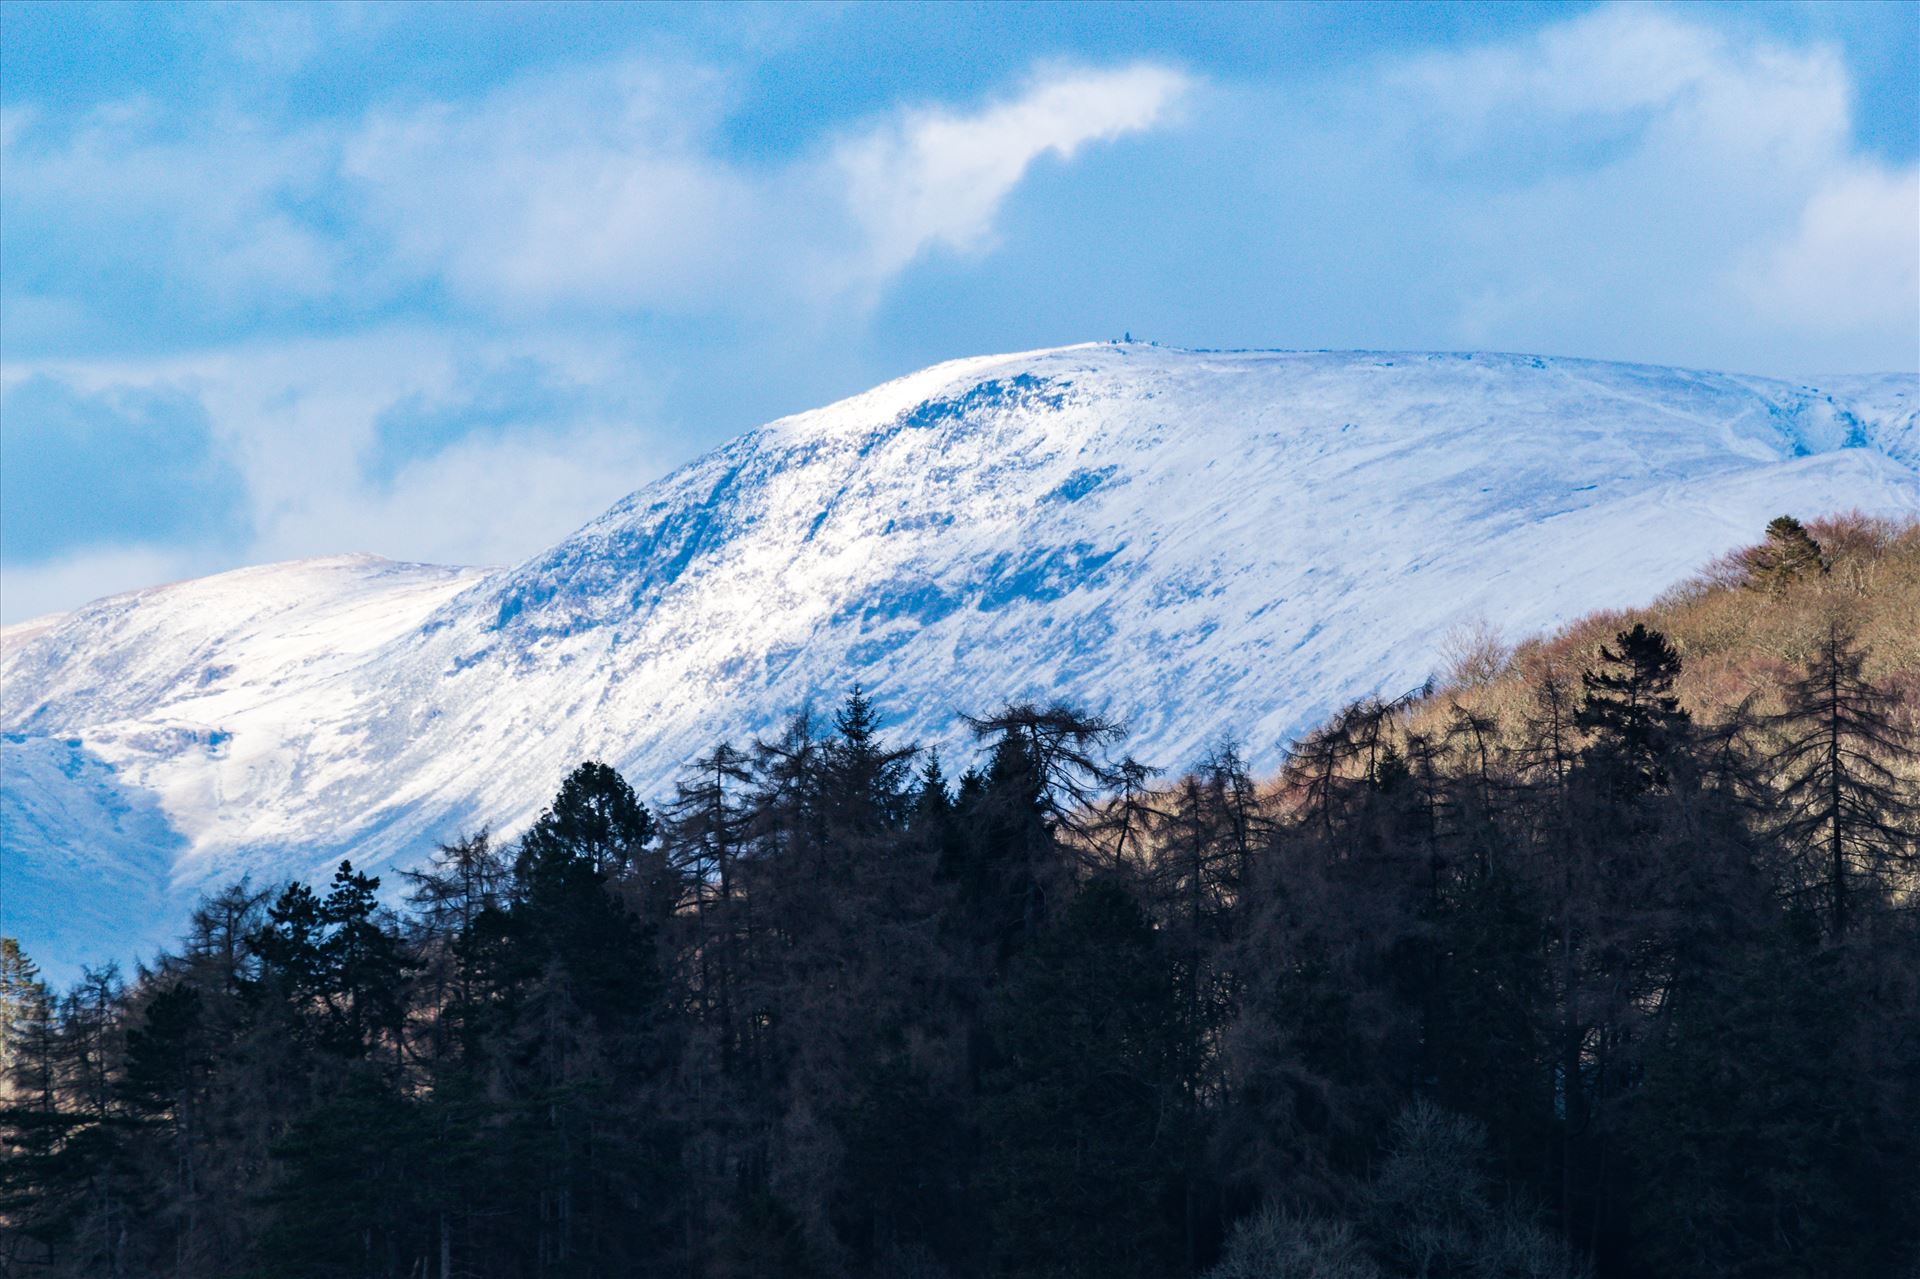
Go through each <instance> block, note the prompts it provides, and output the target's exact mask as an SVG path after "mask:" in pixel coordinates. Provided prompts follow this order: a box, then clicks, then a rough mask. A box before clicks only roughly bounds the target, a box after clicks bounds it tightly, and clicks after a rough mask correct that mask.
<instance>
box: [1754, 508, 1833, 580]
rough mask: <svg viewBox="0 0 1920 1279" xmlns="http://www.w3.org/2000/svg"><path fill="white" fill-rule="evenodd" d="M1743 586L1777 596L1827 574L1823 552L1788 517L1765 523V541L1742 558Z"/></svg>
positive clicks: (1802, 529) (1803, 527)
mask: <svg viewBox="0 0 1920 1279" xmlns="http://www.w3.org/2000/svg"><path fill="white" fill-rule="evenodd" d="M1743 560H1744V563H1745V567H1746V574H1747V576H1746V585H1747V587H1748V588H1749V589H1751V590H1757V591H1765V592H1766V593H1768V594H1769V595H1774V596H1779V595H1783V594H1785V593H1786V591H1787V590H1788V588H1789V587H1791V586H1792V585H1793V584H1794V583H1795V582H1796V581H1798V580H1799V579H1800V578H1802V577H1805V576H1806V575H1808V574H1810V573H1824V572H1826V571H1827V556H1826V552H1825V551H1824V550H1822V549H1821V546H1820V543H1818V542H1816V541H1815V540H1814V539H1813V535H1812V534H1811V533H1809V532H1807V530H1806V526H1805V525H1803V524H1801V523H1800V521H1799V520H1796V519H1794V518H1793V516H1791V515H1779V516H1775V517H1774V518H1773V519H1772V520H1770V521H1768V523H1767V540H1766V541H1765V542H1763V543H1762V544H1761V545H1759V546H1756V547H1754V548H1752V549H1751V550H1749V551H1747V552H1746V553H1745V555H1744V556H1743Z"/></svg>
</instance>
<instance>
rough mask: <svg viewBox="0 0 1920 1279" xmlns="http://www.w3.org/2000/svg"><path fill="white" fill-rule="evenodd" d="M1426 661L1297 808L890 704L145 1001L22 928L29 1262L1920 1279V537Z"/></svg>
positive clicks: (8, 996) (794, 728) (1103, 745)
mask: <svg viewBox="0 0 1920 1279" xmlns="http://www.w3.org/2000/svg"><path fill="white" fill-rule="evenodd" d="M1490 568H1491V566H1490ZM1430 638H1431V637H1430ZM1443 647H1444V649H1445V650H1446V652H1447V654H1448V656H1447V665H1446V669H1445V670H1444V671H1442V672H1440V673H1439V674H1438V675H1437V676H1436V678H1435V680H1433V681H1431V682H1430V683H1429V684H1428V685H1427V686H1426V687H1423V688H1421V689H1418V690H1415V691H1414V692H1411V693H1409V694H1407V695H1405V696H1402V697H1397V698H1379V699H1369V700H1366V701H1362V702H1360V703H1358V704H1355V705H1352V706H1350V707H1348V708H1347V709H1345V710H1344V711H1342V712H1341V713H1339V714H1338V715H1336V716H1334V717H1333V718H1331V719H1330V720H1329V721H1328V722H1326V723H1324V724H1323V725H1321V726H1320V727H1318V728H1317V729H1315V730H1314V731H1312V732H1309V733H1307V734H1305V735H1304V736H1302V737H1301V738H1300V739H1299V740H1297V741H1295V742H1293V743H1292V744H1291V745H1290V747H1289V749H1288V752H1287V756H1286V762H1285V764H1284V767H1283V768H1281V769H1280V770H1279V771H1278V773H1277V774H1276V775H1274V776H1272V777H1255V776H1253V775H1251V773H1250V770H1249V769H1248V767H1247V766H1246V764H1245V763H1244V762H1243V753H1242V751H1241V750H1240V749H1238V748H1236V746H1235V745H1233V744H1232V742H1231V741H1230V740H1228V739H1226V738H1224V737H1223V739H1222V741H1221V744H1220V746H1219V747H1218V748H1217V749H1216V750H1214V751H1213V752H1212V753H1211V754H1210V755H1209V756H1208V757H1207V758H1205V759H1203V760H1201V761H1198V763H1197V764H1194V765H1193V766H1191V767H1190V768H1188V769H1187V770H1186V771H1184V772H1162V771H1159V770H1157V769H1155V768H1153V767H1150V766H1148V764H1145V763H1142V762H1140V761H1136V760H1134V759H1132V758H1131V757H1129V756H1128V755H1127V754H1126V753H1125V745H1126V743H1125V737H1124V733H1123V731H1122V729H1121V727H1120V726H1119V725H1117V724H1115V723H1112V722H1109V721H1108V720H1106V719H1104V718H1102V717H1101V716H1099V715H1098V714H1094V713H1090V712H1088V711H1086V710H1084V709H1081V708H1074V707H1068V706H1060V705H1047V704H1044V703H1015V704H1010V705H1005V706H1002V707H1001V708H1000V709H998V710H994V711H990V712H987V713H983V714H981V715H980V717H979V718H977V719H975V720H973V721H971V722H972V727H973V731H974V735H975V737H976V739H977V752H976V754H975V756H974V757H973V758H970V759H964V760H963V759H947V758H942V757H940V756H939V755H938V754H936V753H934V752H931V751H922V750H919V749H916V748H915V747H914V745H913V744H911V743H906V742H899V741H894V740H892V739H891V738H889V736H888V735H887V734H886V732H885V731H884V724H885V722H886V718H887V707H886V690H885V689H875V690H864V689H860V688H858V687H855V688H854V689H853V691H852V692H851V693H850V694H849V695H848V696H846V698H845V700H844V701H843V702H842V703H841V704H840V705H839V706H838V708H837V709H835V710H833V711H832V712H831V713H830V714H827V715H825V716H823V717H815V716H813V715H812V714H809V713H801V714H799V715H796V716H795V717H794V718H793V720H792V721H791V723H789V724H788V725H787V726H786V727H785V728H784V730H783V731H781V732H779V733H778V734H775V735H771V736H769V737H767V738H766V739H764V740H755V741H752V742H750V743H743V744H727V743H720V744H717V745H715V746H714V747H713V748H712V749H711V750H710V751H709V752H707V753H706V754H704V755H702V756H701V757H699V758H697V759H693V760H690V761H689V762H688V763H687V764H686V766H685V769H684V772H683V774H682V776H681V779H680V780H679V782H678V784H677V785H676V786H675V787H674V788H673V793H671V794H669V795H663V796H660V797H657V798H655V797H649V798H647V799H646V800H645V801H644V802H643V799H642V798H641V797H637V796H636V795H635V794H634V792H633V791H632V789H631V788H630V787H629V786H628V784H627V782H626V781H625V780H623V779H622V777H621V776H620V775H619V774H618V773H617V772H616V771H615V770H614V769H612V768H610V767H608V766H606V765H605V764H602V763H598V762H586V763H582V764H581V765H580V766H579V767H578V768H577V769H576V770H574V771H573V772H572V773H571V774H570V775H568V776H567V777H565V778H564V779H558V778H556V779H555V780H556V782H557V784H558V786H559V790H558V793H557V794H556V795H555V796H554V797H553V799H552V802H551V804H550V806H549V807H548V808H547V809H546V810H545V812H544V814H543V815H542V816H541V817H540V818H539V820H538V821H537V822H535V823H534V824H533V825H532V826H531V827H530V828H529V829H527V830H526V831H525V832H524V833H523V834H521V835H520V836H519V837H518V838H515V839H512V840H502V839H496V838H494V837H493V836H491V835H490V834H489V833H488V832H486V831H473V832H462V833H454V832H449V834H448V837H447V838H448V842H447V843H446V844H445V845H444V846H443V847H441V848H440V849H439V850H438V852H437V854H436V855H435V856H434V857H433V858H432V859H431V861H430V862H427V863H424V864H422V865H420V866H418V867H417V868H415V869H412V870H407V871H401V872H397V873H394V872H387V871H386V870H385V868H382V869H383V874H382V875H380V876H379V877H375V876H373V875H370V874H368V873H366V872H365V870H363V869H361V868H357V867H355V866H354V865H352V864H350V863H342V864H341V865H340V866H339V867H338V870H337V873H335V874H334V875H333V877H332V879H331V881H330V882H326V883H320V884H315V885H308V884H303V883H291V884H256V883H250V882H245V881H242V882H239V883H236V884H233V885H231V886H229V887H227V888H225V889H224V890H222V891H219V892H217V893H213V894H211V895H209V896H207V897H206V898H204V899H203V900H202V901H201V902H200V904H199V905H198V907H197V908H196V909H195V911H194V912H193V915H192V919H191V924H190V926H189V927H188V928H187V929H186V930H185V932H184V935H183V936H182V937H181V938H180V939H179V941H178V944H177V947H176V948H174V949H173V950H172V951H171V952H169V953H167V954H164V955H161V956H158V957H156V958H155V959H154V960H153V961H152V962H150V963H147V964H143V965H142V966H140V967H139V968H138V970H137V971H135V972H132V973H123V972H121V971H120V970H118V969H117V968H114V967H112V966H108V967H104V968H100V969H88V970H87V971H86V975H85V977H84V978H83V980H81V981H80V982H78V983H77V984H76V985H75V986H74V987H73V988H72V989H69V990H66V991H54V990H50V989H48V987H47V986H46V984H45V983H43V982H41V981H40V980H39V979H38V977H37V975H36V970H35V968H34V965H33V961H32V959H31V957H30V956H28V955H26V954H24V953H23V952H22V951H21V949H20V948H19V946H18V945H16V944H13V943H6V944H5V946H4V948H0V1033H3V1034H4V1041H0V1048H3V1049H4V1066H5V1079H4V1094H3V1096H0V1104H3V1105H4V1110H3V1111H0V1232H3V1233H0V1273H4V1274H6V1275H9V1276H16V1275H17V1276H49V1277H52V1276H78V1275H87V1276H208V1277H215V1276H288V1277H294V1276H302V1277H304V1276H313V1277H315V1279H318V1277H321V1276H328V1277H334V1276H337V1277H340V1279H349V1277H352V1279H362V1277H365V1279H372V1277H375V1276H392V1277H401V1276H407V1277H414V1279H455V1277H456V1276H457V1277H461V1279H492V1277H496V1276H498V1277H509V1276H542V1277H545V1276H628V1275H635V1276H686V1277H689V1279H726V1277H733V1276H742V1277H744V1276H796V1277H797V1276H819V1277H821V1279H827V1277H831V1276H900V1277H903V1279H963V1277H970V1276H1033V1277H1035V1279H1038V1277H1041V1276H1057V1277H1067V1276H1086V1277H1089V1279H1092V1277H1096V1276H1097V1277H1101V1279H1124V1277H1126V1276H1187V1275H1193V1276H1200V1275H1204V1276H1210V1277H1211V1279H1389V1277H1407V1279H1412V1277H1422V1279H1443V1277H1445V1279H1575V1277H1578V1276H1599V1277H1609V1276H1743V1277H1752V1279H1762V1277H1766V1279H1771V1277H1775V1276H1778V1277H1786V1276H1809V1277H1813V1276H1820V1277H1827V1276H1864V1277H1873V1276H1911V1275H1913V1274H1915V1273H1920V1269H1917V1268H1920V1176H1916V1170H1917V1169H1920V912H1916V911H1915V910H1914V909H1913V905H1914V900H1915V898H1914V891H1915V887H1916V884H1915V879H1916V872H1920V821H1917V820H1916V813H1920V750H1917V749H1916V741H1917V739H1916V723H1917V721H1920V525H1915V524H1912V523H1907V524H1898V523H1891V522H1885V521H1878V520H1873V519H1868V518H1864V517H1859V516H1852V517H1845V518H1835V519H1829V520H1820V521H1809V522H1808V523H1806V524H1804V525H1803V524H1801V523H1800V522H1798V521H1796V520H1794V519H1792V518H1790V517H1782V518H1780V519H1777V520H1775V521H1774V522H1773V523H1772V524H1771V525H1769V526H1768V528H1767V530H1766V536H1765V538H1764V540H1763V541H1761V542H1759V543H1758V544H1756V545H1755V546H1752V547H1750V548H1748V549H1746V550H1744V551H1740V552H1737V553H1735V554H1733V555H1730V556H1728V557H1726V558H1725V559H1723V560H1720V561H1718V562H1716V563H1715V564H1714V565H1713V566H1711V567H1710V568H1709V569H1708V570H1707V571H1706V572H1705V573H1704V574H1703V575H1702V576H1701V577H1699V578H1697V579H1695V580H1693V581H1690V582H1687V583H1685V584H1682V585H1681V586H1678V587H1676V588H1675V589H1674V590H1673V591H1671V592H1669V593H1668V594H1667V595H1666V596H1664V597H1662V598H1661V599H1660V600H1659V601H1657V602H1655V603H1654V604H1653V605H1651V606H1649V607H1648V608H1645V609H1640V610H1636V611H1632V612H1622V613H1612V614H1604V615H1596V616H1593V617H1589V618H1585V619H1582V620H1581V621H1579V622H1577V623H1575V624H1573V625H1571V626H1569V627H1567V628H1565V629H1563V630H1561V631H1560V632H1558V633H1556V634H1553V635H1550V636H1546V637H1542V638H1539V639H1534V640H1530V641H1527V642H1525V643H1522V644H1520V645H1518V646H1517V647H1508V646H1506V645H1505V644H1503V643H1502V642H1501V640H1500V638H1499V637H1498V636H1497V635H1495V634H1494V633H1492V632H1491V631H1490V630H1487V629H1484V628H1483V629H1481V630H1480V631H1478V632H1475V631H1472V630H1465V631H1460V632H1456V633H1454V634H1453V635H1451V636H1450V637H1448V639H1447V641H1446V643H1445V644H1444V645H1443ZM963 695H964V694H962V693H956V698H958V697H960V696H963ZM1191 709H1192V712H1193V713H1194V714H1196V715H1204V714H1205V708H1204V707H1194V708H1191ZM1225 731H1227V729H1226V727H1225V726H1223V733H1224V732H1225ZM472 764H473V766H474V767H477V768H484V767H485V766H486V761H485V760H474V761H472Z"/></svg>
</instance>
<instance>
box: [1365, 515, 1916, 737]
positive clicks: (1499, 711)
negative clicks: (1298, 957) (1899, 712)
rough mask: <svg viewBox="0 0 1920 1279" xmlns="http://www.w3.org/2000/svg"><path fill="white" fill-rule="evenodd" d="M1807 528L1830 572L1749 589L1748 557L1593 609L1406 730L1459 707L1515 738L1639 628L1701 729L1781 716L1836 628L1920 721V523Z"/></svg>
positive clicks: (1447, 691)
mask: <svg viewBox="0 0 1920 1279" xmlns="http://www.w3.org/2000/svg"><path fill="white" fill-rule="evenodd" d="M1807 530H1808V532H1810V533H1812V535H1813V536H1814V538H1815V540H1817V541H1818V542H1819V543H1820V545H1821V547H1822V549H1823V550H1824V551H1825V552H1826V556H1827V560H1828V569H1827V571H1826V572H1824V573H1819V574H1809V575H1807V576H1804V577H1802V578H1800V579H1799V580H1797V581H1795V582H1793V583H1792V584H1791V585H1789V586H1788V587H1787V588H1786V589H1785V590H1783V591H1780V592H1777V593H1773V592H1767V591H1763V590H1757V589H1754V588H1752V587H1750V586H1748V585H1747V584H1746V573H1745V568H1744V565H1745V562H1746V556H1745V552H1735V553H1733V554H1731V555H1727V556H1723V557H1722V558H1720V559H1719V560H1716V561H1715V562H1714V563H1712V564H1710V565H1709V566H1708V567H1707V568H1706V569H1705V570H1704V571H1703V572H1702V573H1700V574H1699V575H1698V576H1696V577H1694V578H1693V579H1691V580H1689V581H1686V582H1683V583H1681V584H1680V585H1678V586H1676V587H1674V588H1673V589H1672V590H1669V591H1668V592H1666V594H1664V595H1662V596H1661V597H1660V598H1659V599H1658V600H1656V601H1655V602H1654V603H1653V604H1652V605H1650V606H1649V607H1647V608H1644V609H1628V610H1612V611H1607V612H1599V613H1592V614H1589V615H1588V616H1586V617H1583V618H1581V619H1579V620H1578V621H1576V622H1573V623H1571V624H1569V625H1567V626H1565V627H1562V628H1561V629H1560V630H1558V631H1556V632H1554V633H1552V634H1550V635H1546V636H1542V637H1539V638H1536V639H1531V640H1527V641H1525V642H1523V643H1521V644H1520V645H1518V646H1517V647H1516V648H1515V649H1514V651H1513V653H1512V656H1511V657H1510V658H1509V659H1508V661H1507V664H1506V668H1505V669H1504V670H1503V671H1502V672H1501V673H1500V674H1499V675H1498V676H1497V677H1495V678H1493V679H1490V680H1480V681H1475V682H1467V683H1461V684H1457V685H1453V686H1449V687H1443V688H1440V689H1438V690H1437V691H1436V692H1435V693H1434V694H1433V695H1432V696H1431V697H1428V698H1426V699H1424V700H1423V701H1421V702H1419V703H1416V704H1415V705H1414V706H1413V707H1411V708H1410V709H1409V712H1408V714H1407V715H1406V716H1405V717H1404V719H1403V722H1402V725H1401V727H1402V729H1403V731H1406V732H1423V733H1428V734H1439V733H1442V732H1444V729H1445V725H1446V723H1447V721H1448V720H1449V719H1450V718H1451V716H1452V715H1453V710H1454V707H1455V706H1460V707H1464V708H1466V709H1468V710H1471V711H1474V712H1475V713H1478V714H1483V715H1491V716H1493V717H1494V718H1495V719H1497V720H1498V721H1499V722H1500V724H1501V725H1502V727H1503V729H1504V730H1506V731H1508V732H1511V731H1513V730H1514V729H1515V728H1516V727H1517V726H1518V725H1519V724H1520V722H1521V720H1522V718H1523V716H1524V714H1525V712H1526V710H1527V708H1528V706H1529V704H1530V703H1531V701H1532V698H1533V695H1534V690H1535V688H1537V687H1538V685H1539V684H1540V682H1541V681H1542V680H1543V679H1545V678H1546V677H1548V676H1549V675H1558V676H1559V677H1560V678H1562V679H1564V680H1566V681H1567V682H1568V684H1569V685H1570V686H1571V687H1572V688H1573V690H1574V692H1575V694H1576V696H1577V694H1578V690H1579V677H1580V672H1581V671H1582V670H1584V669H1586V668H1588V667H1590V666H1591V665H1593V663H1594V661H1595V658H1596V654H1597V651H1598V649H1599V647H1600V645H1601V644H1603V643H1604V644H1611V643H1612V642H1613V638H1614V635H1615V634H1616V633H1617V632H1619V631H1622V630H1625V629H1627V628H1629V627H1631V626H1632V625H1633V624H1634V623H1635V622H1645V623H1646V624H1647V625H1648V626H1650V627H1653V628H1655V629H1657V630H1660V631H1662V632H1664V633H1665V634H1666V635H1667V637H1668V638H1669V639H1670V640H1671V641H1672V642H1673V645H1674V647H1675V648H1676V649H1677V650H1678V651H1679V653H1680V657H1681V661H1682V663H1683V664H1684V669H1683V671H1682V674H1681V677H1680V681H1679V686H1678V689H1677V691H1678V693H1679V695H1680V698H1681V700H1682V702H1683V703H1684V704H1685V705H1686V706H1687V707H1688V708H1689V709H1690V710H1691V711H1692V712H1693V714H1694V717H1695V719H1696V721H1698V722H1701V723H1714V722H1717V721H1720V720H1722V719H1724V718H1725V716H1726V715H1727V714H1728V713H1729V712H1730V711H1731V710H1732V708H1734V707H1736V706H1738V705H1740V704H1741V703H1743V702H1748V703H1749V704H1750V707H1751V709H1752V711H1754V712H1755V713H1758V714H1762V715H1764V714H1766V713H1768V712H1771V711H1775V710H1778V709H1779V704H1780V689H1781V686H1782V684H1783V683H1784V681H1785V680H1787V679H1789V678H1791V677H1792V676H1793V675H1794V674H1796V673H1797V672H1798V671H1799V670H1800V668H1802V667H1803V666H1804V665H1805V664H1806V662H1807V660H1808V659H1809V658H1810V657H1811V656H1812V653H1813V650H1814V645H1815V644H1816V643H1817V642H1818V640H1819V638H1820V637H1821V636H1822V635H1824V634H1825V633H1826V631H1827V627H1828V626H1829V625H1830V624H1832V623H1834V622H1838V623H1839V624H1840V625H1841V626H1843V627H1844V628H1845V629H1847V630H1848V631H1850V632H1851V633H1852V634H1853V635H1854V636H1855V637H1856V639H1857V641H1858V642H1859V643H1860V644H1862V645H1864V646H1865V647H1866V648H1868V649H1869V650H1870V656H1869V657H1868V660H1867V668H1866V669H1867V675H1868V676H1869V678H1871V679H1873V680H1874V681H1875V682H1877V683H1880V684H1882V685H1883V686H1888V687H1891V688H1893V689H1894V690H1895V691H1896V692H1898V693H1899V694H1900V695H1901V698H1902V703H1903V707H1904V710H1905V713H1906V715H1907V716H1908V717H1909V718H1910V719H1912V718H1914V717H1915V716H1917V715H1920V521H1911V520H1909V521H1904V522H1902V521H1893V520H1885V519H1878V518H1874V517H1871V516H1866V515H1861V514H1858V513H1852V514H1846V515H1837V516H1830V517H1828V518H1825V519H1820V520H1811V521H1808V523H1807ZM1909 763H1912V762H1911V761H1909Z"/></svg>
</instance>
